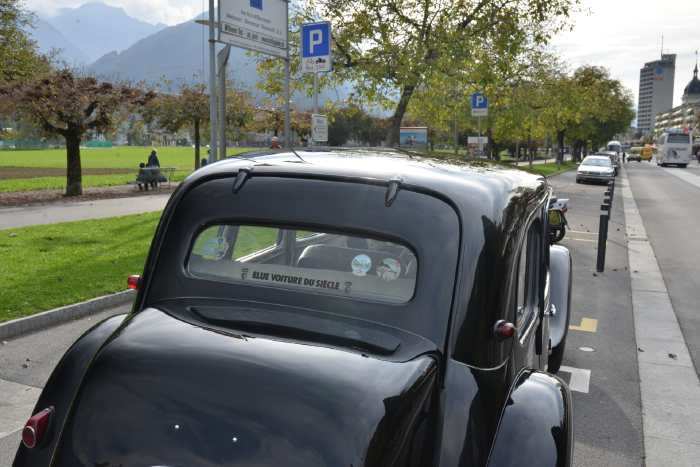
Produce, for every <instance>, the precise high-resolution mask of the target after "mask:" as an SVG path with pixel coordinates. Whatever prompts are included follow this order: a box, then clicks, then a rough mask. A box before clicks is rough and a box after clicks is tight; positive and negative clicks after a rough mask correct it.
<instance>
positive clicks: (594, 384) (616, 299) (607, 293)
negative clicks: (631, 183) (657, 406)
mask: <svg viewBox="0 0 700 467" xmlns="http://www.w3.org/2000/svg"><path fill="white" fill-rule="evenodd" d="M550 182H551V184H552V186H553V187H554V193H555V194H556V195H557V196H558V197H561V198H570V199H571V201H570V203H569V212H568V214H567V218H568V220H569V228H570V230H569V231H568V232H567V234H566V237H565V239H564V240H563V241H562V243H561V244H562V245H565V246H567V247H568V248H569V250H570V251H571V253H572V257H573V264H574V283H573V298H572V308H573V310H572V311H573V314H572V319H571V324H572V325H573V326H577V327H579V328H581V329H580V330H576V329H570V331H569V335H568V338H567V344H566V352H565V354H564V365H566V366H569V367H572V368H575V369H576V370H574V371H577V372H580V371H581V370H583V371H584V374H585V372H587V371H590V375H589V376H590V379H589V387H588V393H586V392H580V391H574V392H573V396H574V436H575V439H576V444H575V448H574V465H575V466H640V465H643V462H644V460H643V452H644V450H643V442H642V415H641V402H640V401H641V399H640V391H639V375H638V367H637V346H636V343H635V334H634V317H633V314H632V297H631V290H630V273H629V269H628V258H627V246H626V239H625V229H624V211H623V206H622V199H621V193H620V190H616V192H615V199H614V201H613V209H612V216H611V222H610V235H609V238H608V245H607V260H606V270H605V272H603V273H596V272H595V271H596V255H597V232H598V224H599V219H600V217H599V215H600V205H601V203H602V201H603V193H604V191H605V189H606V188H605V187H604V186H602V185H588V184H586V185H583V184H582V185H578V184H576V183H575V172H573V171H572V172H567V173H564V174H562V175H560V176H558V177H554V178H552V179H550ZM586 320H595V321H586ZM560 376H562V378H564V379H565V380H567V381H569V382H571V378H572V377H573V375H569V374H567V373H566V372H562V373H561V375H560ZM573 387H574V386H572V388H573Z"/></svg>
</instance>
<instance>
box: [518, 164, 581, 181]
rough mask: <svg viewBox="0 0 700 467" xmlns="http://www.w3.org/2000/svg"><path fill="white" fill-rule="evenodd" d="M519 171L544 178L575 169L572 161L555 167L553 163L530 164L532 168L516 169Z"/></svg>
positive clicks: (521, 167) (522, 167)
mask: <svg viewBox="0 0 700 467" xmlns="http://www.w3.org/2000/svg"><path fill="white" fill-rule="evenodd" d="M518 168H519V169H521V170H524V171H526V172H530V173H533V174H537V175H543V176H545V177H551V176H554V175H559V174H560V173H564V172H568V171H569V170H572V169H575V168H576V163H575V162H572V161H567V162H564V163H563V164H560V165H557V164H556V163H555V162H550V163H548V164H532V168H530V167H529V166H527V165H526V166H520V167H518Z"/></svg>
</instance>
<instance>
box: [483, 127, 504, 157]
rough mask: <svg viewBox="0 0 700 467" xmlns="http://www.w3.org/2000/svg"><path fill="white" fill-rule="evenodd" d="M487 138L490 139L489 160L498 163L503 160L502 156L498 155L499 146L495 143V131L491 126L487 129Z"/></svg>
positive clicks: (487, 145)
mask: <svg viewBox="0 0 700 467" xmlns="http://www.w3.org/2000/svg"><path fill="white" fill-rule="evenodd" d="M486 137H487V138H488V143H486V147H487V148H488V149H487V150H488V155H489V159H492V160H497V161H499V160H501V158H500V156H499V155H498V146H497V145H496V143H495V142H494V141H493V131H492V130H491V127H490V126H489V127H488V128H487V129H486Z"/></svg>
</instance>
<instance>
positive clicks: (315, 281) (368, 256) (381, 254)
mask: <svg viewBox="0 0 700 467" xmlns="http://www.w3.org/2000/svg"><path fill="white" fill-rule="evenodd" d="M187 270H188V272H189V274H190V275H192V276H194V277H196V278H201V279H209V280H218V281H224V282H235V283H245V284H248V285H251V286H259V287H275V288H283V289H289V290H294V291H298V292H300V293H316V294H326V295H333V296H339V297H347V298H353V299H360V300H371V301H380V302H388V303H405V302H407V301H409V300H410V299H411V298H412V297H413V293H414V290H415V286H416V275H417V274H416V273H417V270H418V260H417V258H416V255H415V254H414V253H413V250H412V249H411V248H410V247H408V246H406V245H402V244H399V243H396V242H393V241H389V240H386V239H381V238H379V239H378V238H369V237H365V236H360V235H356V234H349V233H348V234H346V233H338V232H331V231H316V230H309V229H290V228H283V227H274V226H255V225H240V224H236V225H232V224H220V225H213V226H209V227H207V228H206V229H204V230H202V231H201V232H200V233H199V234H198V235H197V236H196V238H195V240H194V242H193V246H192V249H191V252H190V254H189V256H188V261H187Z"/></svg>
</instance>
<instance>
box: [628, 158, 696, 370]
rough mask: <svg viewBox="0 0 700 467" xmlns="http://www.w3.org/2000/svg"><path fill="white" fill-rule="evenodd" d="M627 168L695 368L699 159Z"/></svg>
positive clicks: (635, 165) (632, 164) (631, 164)
mask: <svg viewBox="0 0 700 467" xmlns="http://www.w3.org/2000/svg"><path fill="white" fill-rule="evenodd" d="M627 173H628V176H629V178H630V183H631V186H632V191H633V193H634V197H635V199H636V200H637V205H638V207H639V211H640V213H641V215H642V219H643V220H644V225H645V227H646V230H647V234H648V236H649V239H650V241H651V244H652V245H653V247H654V251H655V253H656V258H657V260H658V262H659V266H660V268H661V273H662V274H663V276H664V280H665V282H666V287H667V288H668V292H669V295H670V296H671V302H672V304H673V309H674V310H675V312H676V317H677V318H678V321H679V322H680V326H681V331H682V332H683V336H684V338H685V342H686V344H687V345H688V349H689V350H690V354H691V357H692V360H693V364H694V366H695V370H696V372H700V313H698V299H700V292H699V291H700V246H699V244H700V205H699V204H698V202H699V201H700V165H698V163H697V162H692V163H691V164H690V165H689V166H688V168H687V169H680V168H675V167H669V168H665V169H664V168H660V167H656V166H653V165H651V164H648V163H642V164H636V163H630V164H627ZM679 177H682V178H679ZM699 374H700V373H699Z"/></svg>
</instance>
